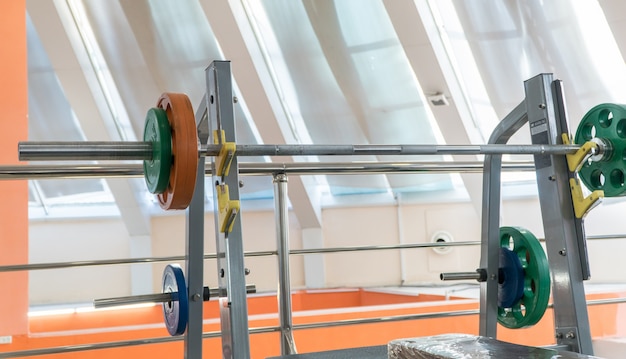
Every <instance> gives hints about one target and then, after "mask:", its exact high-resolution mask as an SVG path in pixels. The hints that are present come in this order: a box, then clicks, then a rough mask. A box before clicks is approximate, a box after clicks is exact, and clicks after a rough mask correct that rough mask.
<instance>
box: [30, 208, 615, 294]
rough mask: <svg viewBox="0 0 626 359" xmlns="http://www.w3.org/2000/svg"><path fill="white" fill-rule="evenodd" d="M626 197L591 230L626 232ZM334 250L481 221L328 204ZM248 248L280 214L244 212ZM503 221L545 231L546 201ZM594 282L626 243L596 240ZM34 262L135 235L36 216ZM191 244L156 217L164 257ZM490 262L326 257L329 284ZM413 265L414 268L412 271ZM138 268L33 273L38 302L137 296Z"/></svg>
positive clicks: (458, 229)
mask: <svg viewBox="0 0 626 359" xmlns="http://www.w3.org/2000/svg"><path fill="white" fill-rule="evenodd" d="M622 213H626V202H621V203H619V202H615V203H610V204H603V205H601V206H600V207H598V208H595V209H594V210H593V211H592V212H591V214H590V215H589V216H588V218H587V219H586V232H587V234H588V235H589V234H611V233H622V234H623V233H626V220H625V219H623V216H622ZM322 219H323V235H324V245H325V246H326V247H341V246H356V245H381V244H397V243H399V242H400V241H401V240H402V242H403V243H415V242H429V241H430V239H431V237H432V235H433V234H434V233H435V232H437V231H440V230H445V231H447V232H449V233H450V234H452V236H453V237H454V239H455V240H456V241H471V240H478V238H479V236H480V220H479V216H478V215H477V214H476V213H475V210H474V208H473V207H472V205H471V204H469V203H445V204H411V205H409V204H403V205H401V207H400V208H398V207H397V206H372V207H358V208H328V209H325V210H324V211H323V213H322ZM243 224H244V227H243V234H244V247H245V250H246V251H257V250H273V249H275V248H276V239H275V222H274V214H273V212H272V211H245V210H244V212H243ZM502 224H503V225H512V226H523V227H526V228H528V229H530V230H531V231H533V233H535V235H536V236H537V237H543V229H542V224H541V217H540V211H539V205H538V202H537V201H536V200H534V199H527V200H516V201H507V202H505V203H504V205H503V210H502ZM290 231H291V232H290V242H291V248H292V249H298V248H301V243H302V241H301V231H300V228H299V225H298V223H297V220H296V219H295V218H294V216H293V214H292V215H291V218H290ZM213 238H214V229H213V218H212V215H211V214H208V215H207V216H206V220H205V253H214V252H215V242H214V239H213ZM588 246H589V255H590V262H591V270H592V281H593V282H598V283H606V282H624V281H625V279H626V278H624V277H623V275H620V273H623V269H622V268H621V266H623V265H624V264H622V263H623V262H624V261H623V256H622V253H626V240H602V241H589V244H588ZM30 248H31V250H30V252H31V254H30V260H31V263H39V262H54V261H72V260H85V259H109V258H125V257H128V256H129V237H128V234H127V233H126V230H125V228H124V224H123V223H122V221H121V220H119V219H108V220H92V221H86V220H81V221H73V222H68V221H49V222H33V223H31V225H30ZM184 248H185V218H184V214H183V213H181V214H177V215H165V216H159V217H154V218H153V219H152V249H153V255H154V256H172V255H183V254H184ZM479 259H480V250H479V247H478V246H471V247H456V248H453V249H452V250H451V251H450V252H449V253H448V254H445V255H440V254H438V253H435V252H434V251H433V250H432V249H410V250H405V251H403V252H402V254H400V253H399V251H395V250H386V251H367V252H358V253H357V252H344V253H335V254H326V255H325V269H326V278H325V279H326V283H327V285H328V286H329V287H341V286H380V285H400V284H401V282H402V280H403V279H404V283H405V284H423V283H436V284H439V283H441V282H440V281H439V273H440V272H444V271H474V270H475V269H476V268H477V266H478V264H479ZM164 265H165V264H155V265H151V266H152V267H153V288H154V290H155V291H160V280H161V273H162V269H163V266H164ZM246 267H247V268H249V269H250V270H251V274H250V275H249V276H248V277H247V281H248V283H254V284H256V285H257V288H258V289H259V290H260V291H273V290H276V278H277V266H276V259H275V257H254V258H247V259H246ZM403 267H404V274H403ZM303 270H304V266H303V257H302V256H297V255H296V256H292V257H291V281H292V287H293V288H302V287H304V273H303ZM216 272H217V270H216V264H215V261H214V260H210V261H206V263H205V273H204V275H205V285H209V286H215V285H216V284H217V279H216ZM129 273H130V272H129V266H126V265H121V266H99V267H86V268H72V269H63V270H46V271H32V272H31V276H30V290H31V292H30V296H31V303H32V304H41V303H54V302H66V303H67V302H79V301H83V302H87V301H91V300H92V299H94V298H102V297H112V296H122V295H129V294H130V279H129V277H130V274H129Z"/></svg>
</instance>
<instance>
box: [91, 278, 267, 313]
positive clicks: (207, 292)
mask: <svg viewBox="0 0 626 359" xmlns="http://www.w3.org/2000/svg"><path fill="white" fill-rule="evenodd" d="M246 293H248V294H253V293H256V286H255V285H254V284H247V285H246ZM217 296H219V288H209V287H204V290H203V293H202V300H203V301H205V302H206V301H208V300H210V299H211V298H215V297H217ZM176 300H178V292H169V293H155V294H142V295H130V296H126V297H114V298H101V299H94V301H93V307H94V308H96V309H101V308H110V307H118V306H122V305H132V304H141V303H166V302H171V301H176Z"/></svg>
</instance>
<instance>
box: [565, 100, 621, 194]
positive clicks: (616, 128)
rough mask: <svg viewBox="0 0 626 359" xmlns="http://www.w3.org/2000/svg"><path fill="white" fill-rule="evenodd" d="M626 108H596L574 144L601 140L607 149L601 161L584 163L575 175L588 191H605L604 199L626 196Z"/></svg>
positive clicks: (586, 120)
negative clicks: (577, 175)
mask: <svg viewBox="0 0 626 359" xmlns="http://www.w3.org/2000/svg"><path fill="white" fill-rule="evenodd" d="M625 139H626V105H617V104H611V103H604V104H601V105H598V106H595V107H594V108H592V109H591V110H589V112H587V113H586V114H585V116H584V117H583V118H582V120H581V121H580V124H579V125H578V129H577V130H576V136H574V143H576V144H583V143H585V142H587V141H592V140H593V141H596V142H598V141H599V140H602V142H604V143H606V144H607V145H608V151H607V154H606V155H604V156H603V157H602V159H601V160H589V161H586V162H585V163H584V164H583V166H582V168H581V169H580V171H578V174H579V176H580V180H581V181H582V182H583V183H584V184H585V186H586V187H587V188H589V190H591V191H594V190H598V189H600V190H604V195H605V196H606V197H617V196H624V195H626V185H625V182H626V181H625V174H626V162H625V160H626V141H625Z"/></svg>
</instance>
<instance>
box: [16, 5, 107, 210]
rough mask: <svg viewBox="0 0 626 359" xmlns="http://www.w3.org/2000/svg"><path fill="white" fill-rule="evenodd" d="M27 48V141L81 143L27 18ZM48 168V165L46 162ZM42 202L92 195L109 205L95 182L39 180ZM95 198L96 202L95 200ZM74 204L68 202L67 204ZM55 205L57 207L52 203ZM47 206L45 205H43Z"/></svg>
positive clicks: (79, 131)
mask: <svg viewBox="0 0 626 359" xmlns="http://www.w3.org/2000/svg"><path fill="white" fill-rule="evenodd" d="M27 39H28V40H27V46H28V112H29V115H28V117H29V124H28V130H29V135H28V136H29V140H32V141H54V140H57V141H82V140H85V137H84V136H83V133H82V131H81V129H80V126H79V124H78V121H77V120H76V116H75V114H74V111H72V108H71V106H70V104H69V102H68V100H67V98H66V97H65V94H64V92H63V88H62V87H61V84H60V83H59V79H58V78H57V76H56V73H55V72H54V69H53V68H52V64H51V63H50V60H49V58H48V56H47V54H46V52H45V50H44V48H43V45H42V43H41V40H40V38H39V36H38V34H37V31H36V29H35V27H34V26H33V23H32V21H31V20H30V18H29V17H27ZM46 163H47V164H51V163H50V162H46ZM36 182H37V187H38V189H39V190H40V191H41V195H42V197H43V198H42V200H43V201H44V202H46V200H47V199H51V198H60V199H62V198H63V197H65V196H76V195H79V194H90V195H92V196H93V195H94V192H95V193H96V195H95V196H94V197H93V198H92V199H91V200H90V201H91V202H94V201H96V202H97V201H104V202H112V201H113V199H112V197H110V194H109V195H108V196H109V197H106V196H104V197H103V194H107V193H108V192H107V191H106V190H105V186H104V183H103V182H102V180H99V179H81V180H71V181H66V180H42V181H36ZM96 198H97V200H96ZM70 202H71V203H75V202H73V201H70V200H68V203H70ZM56 203H60V202H59V201H56ZM44 205H48V203H44Z"/></svg>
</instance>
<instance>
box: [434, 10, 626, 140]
mask: <svg viewBox="0 0 626 359" xmlns="http://www.w3.org/2000/svg"><path fill="white" fill-rule="evenodd" d="M433 3H434V2H433ZM439 3H440V2H437V4H439ZM443 3H445V2H443ZM453 4H454V7H455V9H456V14H458V19H459V21H460V23H461V24H462V27H463V31H464V33H465V37H466V38H467V41H468V43H469V46H470V48H471V49H472V53H473V57H474V59H475V60H476V64H477V66H478V69H479V71H480V74H481V76H482V79H483V81H484V83H485V87H486V88H487V92H488V94H489V98H490V100H491V103H492V104H493V106H494V109H495V111H496V113H497V115H498V117H499V118H502V117H504V116H505V115H506V114H507V113H508V112H509V111H510V110H511V109H513V107H514V106H516V105H517V104H518V103H519V102H520V101H521V100H522V99H523V96H524V88H523V85H522V84H523V81H524V80H526V79H527V78H530V77H532V76H535V75H537V74H539V73H545V72H552V73H554V74H555V76H556V77H557V78H559V79H562V80H563V81H564V85H565V95H566V98H567V107H568V113H569V116H570V124H571V126H572V132H574V131H575V129H576V126H577V124H578V122H579V121H580V119H581V118H582V116H583V115H584V114H585V113H586V112H587V111H588V110H589V109H590V108H591V107H593V106H595V105H597V104H599V103H603V102H611V101H619V100H618V98H620V95H621V94H623V93H624V92H625V90H626V85H625V80H626V67H625V66H624V61H623V58H622V56H621V54H620V52H619V49H618V48H617V45H616V44H615V40H614V37H613V34H612V33H611V31H610V29H609V27H608V24H607V23H606V19H605V18H604V15H603V13H602V10H601V8H600V6H599V4H598V3H597V2H591V1H589V2H580V4H579V3H578V2H577V3H575V4H574V3H572V2H571V1H563V0H561V1H541V0H532V1H514V2H495V3H482V2H476V3H474V2H471V3H468V2H465V1H459V0H453ZM441 14H442V15H443V17H444V19H448V20H447V21H446V22H445V23H446V24H448V21H452V20H450V17H451V16H453V15H454V13H450V12H444V11H443V10H442V11H441ZM449 35H450V36H453V35H454V34H449ZM526 132H528V131H526Z"/></svg>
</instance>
